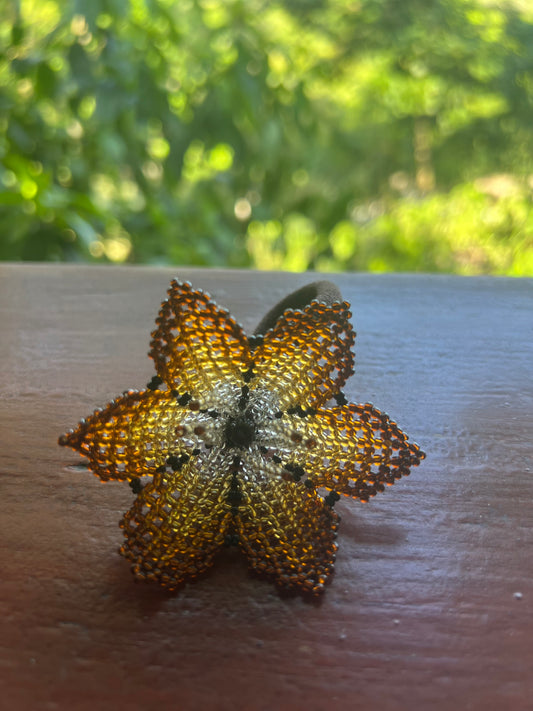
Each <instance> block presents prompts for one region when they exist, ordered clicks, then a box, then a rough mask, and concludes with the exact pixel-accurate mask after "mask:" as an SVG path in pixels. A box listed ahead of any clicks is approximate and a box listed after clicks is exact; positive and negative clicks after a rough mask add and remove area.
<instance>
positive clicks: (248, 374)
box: [242, 368, 254, 383]
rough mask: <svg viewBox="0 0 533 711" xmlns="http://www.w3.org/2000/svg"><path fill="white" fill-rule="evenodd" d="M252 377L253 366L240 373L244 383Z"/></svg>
mask: <svg viewBox="0 0 533 711" xmlns="http://www.w3.org/2000/svg"><path fill="white" fill-rule="evenodd" d="M253 377H254V371H253V368H248V370H246V371H245V372H244V373H243V374H242V379H243V380H244V382H245V383H249V382H250V380H251V379H252V378H253Z"/></svg>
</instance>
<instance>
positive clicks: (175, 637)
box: [0, 265, 533, 711]
mask: <svg viewBox="0 0 533 711" xmlns="http://www.w3.org/2000/svg"><path fill="white" fill-rule="evenodd" d="M174 276H180V277H182V278H185V279H189V280H190V281H192V282H193V283H194V285H195V286H198V287H201V288H204V289H206V290H208V291H209V292H210V293H211V294H212V296H213V297H214V298H215V299H216V300H217V301H218V302H219V303H220V304H222V305H224V306H226V307H227V308H228V309H229V310H230V311H231V312H232V313H233V314H234V315H235V316H236V317H237V319H239V320H240V321H241V323H242V324H243V326H244V327H245V329H247V330H249V331H250V332H251V331H252V330H253V327H254V326H255V324H256V323H257V322H258V321H259V319H260V317H261V316H262V315H263V313H264V312H265V311H266V310H267V308H268V307H269V306H271V305H272V304H273V303H274V302H275V301H277V300H278V299H279V298H281V297H282V296H283V295H284V294H286V293H287V292H289V291H292V290H293V289H294V288H296V286H298V285H301V284H304V283H306V282H307V281H310V280H312V279H313V278H316V277H315V276H310V275H304V274H298V275H295V274H290V275H289V274H280V273H275V274H269V273H253V272H244V271H227V270H206V269H191V268H182V269H181V268H180V269H178V268H176V269H155V268H142V267H141V268H133V267H132V268H129V267H124V268H114V267H109V268H104V267H81V266H54V265H3V266H1V267H0V357H1V359H0V362H1V368H0V382H1V390H0V393H1V395H0V398H1V400H0V403H1V404H0V450H1V458H0V502H1V513H0V566H1V568H0V569H1V573H0V603H1V616H0V690H1V691H0V693H1V698H2V703H1V704H0V705H2V704H5V708H6V709H13V710H14V711H19V710H20V709H31V710H32V711H35V710H37V709H53V708H56V709H76V710H78V709H82V710H84V709H91V711H93V710H94V709H98V710H99V711H101V710H102V709H103V710H107V709H130V710H131V711H133V710H135V709H152V708H157V709H159V710H161V709H165V710H166V709H169V710H170V709H180V710H183V711H189V710H194V709H203V710H205V711H209V710H211V709H213V710H217V711H218V710H220V711H225V710H226V709H227V710H230V709H237V710H251V711H255V710H257V711H260V710H261V711H262V710H266V709H276V710H284V709H287V710H288V709H295V710H300V709H302V710H304V709H305V711H315V710H316V711H320V710H322V709H324V710H326V709H369V710H370V709H372V710H374V709H375V710H376V711H387V710H389V709H391V710H392V709H405V710H406V711H407V710H409V711H416V710H421V711H425V710H426V709H428V710H429V709H431V710H433V711H435V710H437V711H438V710H444V709H446V710H450V711H452V710H453V711H456V710H459V709H471V710H477V709H479V710H480V711H481V710H483V711H487V710H491V709H494V710H503V709H506V710H508V709H513V710H515V709H516V710H519V709H524V710H525V709H529V708H533V706H532V704H533V672H532V670H533V641H532V640H533V376H532V372H533V282H532V281H531V280H510V279H494V278H458V277H443V276H412V275H363V274H361V275H359V274H343V275H339V276H338V277H334V281H336V283H337V284H338V285H339V287H340V288H341V291H342V293H343V296H344V298H346V299H347V300H349V301H350V302H351V303H352V310H353V323H354V326H355V329H356V331H357V333H358V336H357V339H356V347H355V350H356V353H357V356H356V374H355V376H353V378H352V379H351V380H350V381H349V383H348V386H347V388H346V394H347V396H348V397H349V399H350V400H352V401H355V402H367V401H371V402H373V403H374V404H375V405H376V406H377V407H379V408H380V409H382V410H385V411H387V412H388V413H389V414H390V415H391V417H393V418H394V419H395V420H396V421H397V422H398V424H399V425H400V426H401V427H402V429H404V430H405V431H406V432H407V433H409V435H410V437H411V439H412V440H414V441H416V442H418V444H420V446H421V447H422V448H423V449H424V450H425V452H426V453H427V458H426V460H425V461H424V462H422V464H421V466H420V467H417V468H415V469H414V470H413V471H412V473H411V475H410V477H409V478H407V479H402V480H401V481H400V482H399V483H397V484H396V485H395V486H394V487H392V488H388V489H387V490H386V491H385V493H384V494H380V495H379V496H377V497H376V498H374V499H373V500H371V502H370V503H369V504H368V505H362V504H360V503H357V502H351V501H348V500H343V501H341V502H339V504H338V505H337V509H338V511H339V512H340V513H341V515H342V523H341V526H340V530H339V537H338V542H339V552H338V556H337V564H336V574H335V577H334V579H333V581H332V583H331V585H329V586H328V590H327V592H326V594H325V596H324V599H323V600H322V602H321V604H318V605H315V604H309V603H307V602H305V601H303V600H302V599H301V598H300V597H297V596H296V597H290V598H287V597H280V596H279V595H278V594H277V593H276V591H275V588H274V587H273V586H272V585H271V584H269V583H266V582H264V581H262V580H258V579H256V578H253V577H250V576H248V574H247V572H246V568H245V565H244V563H243V561H242V559H241V558H240V556H239V555H238V554H235V553H234V552H233V550H231V549H229V550H228V551H227V552H224V553H223V554H222V555H221V557H220V560H219V561H218V563H217V565H216V566H215V568H214V569H213V571H212V573H211V574H210V575H208V576H207V577H204V578H202V579H201V580H200V581H199V582H197V583H196V584H194V585H188V586H186V587H185V588H184V589H183V590H182V591H181V592H179V593H178V594H176V595H169V594H168V593H165V592H163V591H161V590H160V589H159V588H157V587H155V586H152V585H135V584H134V583H133V580H132V577H131V575H130V572H129V570H128V565H127V563H126V562H125V561H124V560H123V559H122V558H120V557H119V556H118V555H117V552H116V551H117V548H118V546H119V544H120V542H121V539H122V534H121V532H120V530H119V529H118V527H117V522H118V521H119V519H120V517H121V515H122V512H124V511H125V510H126V509H127V508H128V507H129V506H130V505H131V501H132V496H133V495H132V492H131V491H130V489H129V488H128V486H126V485H124V484H119V483H109V484H102V483H100V482H99V481H98V480H97V479H96V478H95V477H94V476H92V475H91V473H90V472H88V471H87V470H86V469H83V467H80V466H79V465H80V461H81V460H80V459H79V458H78V457H77V456H76V455H75V454H73V453H72V452H69V451H67V450H64V449H61V448H60V447H58V446H57V438H58V435H60V434H61V433H62V432H63V431H64V430H65V429H67V428H68V427H71V426H74V425H75V424H76V423H77V422H78V420H79V419H80V417H82V416H84V415H87V414H89V413H90V412H92V410H93V409H94V408H95V407H97V406H102V405H105V404H106V403H107V402H108V401H109V399H110V398H112V397H114V396H116V395H118V394H120V393H121V392H122V391H124V390H126V389H128V388H141V387H143V386H144V385H145V383H146V382H148V380H149V379H150V378H151V376H152V375H153V365H152V363H151V361H150V360H149V359H148V358H147V357H146V352H147V350H148V343H149V337H150V331H151V330H152V328H153V322H154V317H155V315H156V313H157V310H158V307H159V304H160V302H161V300H162V299H163V298H164V296H165V292H166V288H167V286H168V283H169V282H170V279H171V278H172V277H174Z"/></svg>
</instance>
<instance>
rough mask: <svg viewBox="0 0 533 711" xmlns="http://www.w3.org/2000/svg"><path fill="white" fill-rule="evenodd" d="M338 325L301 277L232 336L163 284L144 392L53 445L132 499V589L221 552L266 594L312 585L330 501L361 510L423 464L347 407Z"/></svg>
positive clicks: (325, 567)
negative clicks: (237, 554) (252, 324)
mask: <svg viewBox="0 0 533 711" xmlns="http://www.w3.org/2000/svg"><path fill="white" fill-rule="evenodd" d="M350 316H351V314H350V311H349V304H348V303H347V302H345V301H342V299H341V297H340V294H339V292H338V290H337V289H336V287H335V286H334V285H332V284H330V283H329V282H316V283H314V284H310V285H308V286H306V287H303V288H302V289H299V290H298V291H296V292H294V293H293V294H291V295H289V296H288V297H287V298H286V299H284V300H283V301H282V302H280V303H279V304H278V305H277V306H275V307H274V308H273V309H272V310H271V311H270V312H269V313H268V314H267V315H266V316H265V318H264V319H263V320H262V321H261V323H260V324H259V326H258V327H257V329H256V333H255V335H253V336H250V337H247V336H246V334H245V333H244V331H243V329H242V328H241V326H240V325H239V324H238V323H237V322H236V321H235V320H234V319H233V317H232V316H231V315H230V314H229V313H228V312H227V311H226V310H225V309H222V308H221V307H220V306H218V305H217V304H216V303H215V302H214V301H213V300H212V299H211V298H210V296H209V295H208V294H206V293H204V292H202V291H200V290H198V289H194V288H193V287H192V286H191V285H190V284H189V283H187V282H184V283H182V282H179V281H173V282H172V283H171V286H170V288H169V290H168V298H167V299H166V300H165V301H164V302H163V304H162V305H161V310H160V312H159V316H158V317H157V319H156V329H155V331H154V332H153V333H152V342H151V350H150V356H151V357H152V358H153V360H154V362H155V367H156V372H157V375H156V376H154V378H153V379H152V380H151V381H150V383H149V384H148V386H147V389H146V390H143V391H140V392H138V391H135V390H130V391H127V392H125V393H124V394H123V395H121V396H120V397H118V398H116V399H115V400H113V401H112V402H111V403H110V404H109V405H107V407H105V408H104V409H102V410H97V411H96V412H94V413H93V414H92V415H90V416H89V417H88V418H87V419H85V420H82V421H81V422H80V423H79V425H78V426H77V427H76V429H74V430H72V431H69V432H67V433H66V434H64V435H63V436H62V437H60V439H59V444H61V445H66V446H68V447H71V448H73V449H75V450H77V451H78V452H80V453H81V454H82V455H84V456H85V457H87V459H88V460H89V467H90V468H91V469H92V471H93V472H94V474H95V475H96V476H98V477H99V478H100V479H101V480H102V481H109V480H119V481H128V482H129V483H130V485H131V487H132V489H133V490H134V492H135V493H136V499H135V501H134V503H133V506H132V507H131V509H130V510H129V511H128V512H127V513H126V514H125V515H124V517H123V519H122V521H121V523H120V526H121V528H122V529H123V531H124V536H125V541H124V543H123V545H122V547H121V549H120V552H121V554H122V555H123V556H125V557H126V558H127V559H128V560H129V561H131V564H132V571H133V573H134V575H135V576H136V577H137V578H139V579H142V580H153V581H157V582H158V583H160V584H161V585H162V586H164V587H165V588H168V589H171V590H172V589H175V588H177V587H178V586H179V585H180V584H181V583H183V582H185V581H187V580H192V579H194V578H196V577H197V576H198V575H199V574H201V573H203V572H204V571H205V570H207V569H208V568H209V567H210V566H211V564H212V562H213V559H214V557H215V555H216V553H217V551H219V549H220V548H221V547H222V546H224V545H228V544H230V545H237V546H239V548H240V549H241V551H242V553H243V554H244V555H245V556H246V559H247V561H248V564H249V566H250V568H251V569H253V570H254V571H257V572H259V573H262V574H266V575H267V576H269V577H270V578H272V579H273V580H274V581H275V582H276V584H277V585H278V586H280V587H281V588H286V589H295V590H299V591H302V592H310V593H312V594H315V595H317V594H320V593H321V592H322V591H323V590H324V585H325V584H326V582H327V581H328V579H329V578H330V576H331V574H332V572H333V566H334V560H335V552H336V550H337V544H336V543H335V538H336V535H337V527H338V524H339V516H338V514H337V513H336V512H335V510H334V508H333V507H334V504H335V502H336V501H337V500H338V499H339V498H340V496H341V495H344V496H348V497H351V498H354V499H360V500H363V501H367V500H368V499H369V497H371V496H373V495H374V494H376V493H377V492H378V491H383V489H384V488H385V485H387V484H393V483H394V481H395V480H396V479H399V478H400V477H401V476H404V475H406V474H408V473H409V469H410V467H412V466H415V465H417V464H419V463H420V460H421V459H423V458H424V456H425V455H424V453H423V452H421V451H420V449H419V447H418V446H417V445H416V444H410V443H409V442H408V441H407V436H406V435H405V434H404V433H403V432H402V431H401V430H400V429H399V428H398V426H397V425H396V423H394V422H393V421H391V420H390V419H389V417H388V416H387V415H386V414H384V413H382V412H380V411H379V410H377V409H376V408H374V407H373V406H372V405H370V404H365V405H353V404H350V403H347V401H346V399H345V397H344V395H343V393H342V390H341V388H342V387H343V385H344V383H345V382H346V380H347V379H348V377H349V376H350V375H351V374H352V373H353V353H352V346H353V343H354V338H355V334H354V332H353V330H352V327H351V325H350V322H349V318H350ZM324 492H327V493H324Z"/></svg>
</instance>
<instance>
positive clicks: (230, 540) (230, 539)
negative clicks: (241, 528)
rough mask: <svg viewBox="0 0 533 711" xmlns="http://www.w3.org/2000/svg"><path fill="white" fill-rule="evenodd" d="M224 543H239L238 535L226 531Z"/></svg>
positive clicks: (233, 544)
mask: <svg viewBox="0 0 533 711" xmlns="http://www.w3.org/2000/svg"><path fill="white" fill-rule="evenodd" d="M224 545H225V546H238V545H239V536H238V535H237V534H236V533H228V534H227V535H226V537H225V538H224Z"/></svg>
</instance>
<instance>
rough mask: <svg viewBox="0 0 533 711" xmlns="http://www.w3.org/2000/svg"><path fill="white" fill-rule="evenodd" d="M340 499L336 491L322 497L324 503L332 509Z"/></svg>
mask: <svg viewBox="0 0 533 711" xmlns="http://www.w3.org/2000/svg"><path fill="white" fill-rule="evenodd" d="M340 498H341V497H340V494H338V493H337V492H336V491H330V492H329V494H328V495H327V496H325V497H324V503H325V504H327V505H328V506H330V507H331V508H333V507H334V506H335V504H336V502H337V501H338V500H339V499H340Z"/></svg>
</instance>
